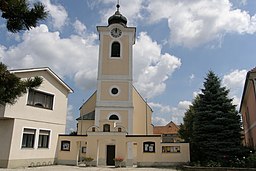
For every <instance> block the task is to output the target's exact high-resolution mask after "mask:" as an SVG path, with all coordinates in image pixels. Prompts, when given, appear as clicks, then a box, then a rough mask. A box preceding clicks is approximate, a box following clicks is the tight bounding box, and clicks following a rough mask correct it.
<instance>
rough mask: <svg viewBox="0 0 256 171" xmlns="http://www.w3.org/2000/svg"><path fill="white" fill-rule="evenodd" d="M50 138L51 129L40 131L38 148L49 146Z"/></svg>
mask: <svg viewBox="0 0 256 171" xmlns="http://www.w3.org/2000/svg"><path fill="white" fill-rule="evenodd" d="M49 140H50V131H47V130H40V131H39V140H38V148H48V147H49Z"/></svg>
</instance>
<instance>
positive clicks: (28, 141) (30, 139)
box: [21, 128, 36, 148]
mask: <svg viewBox="0 0 256 171" xmlns="http://www.w3.org/2000/svg"><path fill="white" fill-rule="evenodd" d="M35 135H36V130H35V129H28V128H24V131H23V137H22V146H21V147H22V148H34V141H35Z"/></svg>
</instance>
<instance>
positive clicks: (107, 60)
mask: <svg viewBox="0 0 256 171" xmlns="http://www.w3.org/2000/svg"><path fill="white" fill-rule="evenodd" d="M111 40H112V38H111V37H110V36H109V35H103V42H102V43H101V46H102V54H103V56H102V57H103V58H102V66H101V67H102V73H100V74H102V75H129V48H122V47H129V37H128V36H125V35H124V36H122V37H121V38H120V43H121V57H120V58H111V57H110V50H111V43H112V41H111Z"/></svg>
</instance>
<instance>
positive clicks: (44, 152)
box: [0, 68, 73, 168]
mask: <svg viewBox="0 0 256 171" xmlns="http://www.w3.org/2000/svg"><path fill="white" fill-rule="evenodd" d="M11 72H12V73H14V74H15V75H16V76H17V77H20V78H22V79H23V78H24V79H25V78H31V77H35V76H40V77H41V78H43V83H42V84H41V85H40V87H38V88H37V89H30V90H29V91H28V93H26V94H24V95H23V96H21V97H20V98H18V100H17V102H16V103H15V104H14V105H5V106H0V137H1V138H0V167H4V168H15V167H21V166H38V165H49V164H53V163H54V162H55V160H56V157H57V154H56V149H57V142H58V135H59V134H63V133H65V125H66V114H67V101H68V94H69V93H71V92H73V91H72V89H71V88H69V87H68V86H67V85H66V84H65V83H64V82H63V81H62V80H61V79H60V78H59V77H58V76H57V75H56V74H55V73H54V72H53V71H52V70H50V69H49V68H33V69H23V70H13V71H11Z"/></svg>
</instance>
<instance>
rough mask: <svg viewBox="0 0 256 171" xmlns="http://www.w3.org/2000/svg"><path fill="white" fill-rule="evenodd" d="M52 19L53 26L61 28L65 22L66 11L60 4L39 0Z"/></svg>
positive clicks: (48, 0)
mask: <svg viewBox="0 0 256 171" xmlns="http://www.w3.org/2000/svg"><path fill="white" fill-rule="evenodd" d="M41 1H42V3H43V4H44V5H45V7H46V10H47V11H49V14H50V16H51V19H52V24H53V27H54V28H57V29H61V28H62V27H63V26H64V25H65V24H66V22H67V19H68V13H67V11H66V9H65V8H64V7H63V6H62V5H60V4H52V3H51V1H50V0H41Z"/></svg>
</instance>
